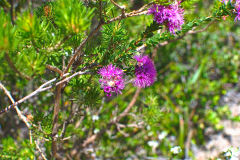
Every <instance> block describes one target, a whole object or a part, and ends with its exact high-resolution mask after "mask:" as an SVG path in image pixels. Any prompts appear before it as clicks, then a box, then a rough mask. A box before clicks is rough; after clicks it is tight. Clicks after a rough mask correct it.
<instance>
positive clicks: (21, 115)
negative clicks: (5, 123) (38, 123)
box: [0, 82, 31, 128]
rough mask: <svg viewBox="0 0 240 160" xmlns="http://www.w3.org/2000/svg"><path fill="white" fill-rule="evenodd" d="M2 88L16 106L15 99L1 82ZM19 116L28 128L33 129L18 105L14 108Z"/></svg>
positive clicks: (0, 86)
mask: <svg viewBox="0 0 240 160" xmlns="http://www.w3.org/2000/svg"><path fill="white" fill-rule="evenodd" d="M0 88H1V89H2V90H3V91H4V93H5V94H6V95H7V96H8V98H9V99H10V100H11V102H12V103H13V104H15V100H14V99H13V97H12V96H11V94H10V92H9V91H8V90H7V89H6V88H5V87H4V85H3V84H2V83H1V82H0ZM14 108H15V110H16V112H17V114H18V117H19V118H20V119H21V120H22V121H23V122H24V123H25V124H26V126H27V127H28V128H30V127H31V124H30V123H29V122H28V119H27V117H25V116H24V115H23V114H22V112H21V111H20V109H19V108H18V106H17V105H15V106H14Z"/></svg>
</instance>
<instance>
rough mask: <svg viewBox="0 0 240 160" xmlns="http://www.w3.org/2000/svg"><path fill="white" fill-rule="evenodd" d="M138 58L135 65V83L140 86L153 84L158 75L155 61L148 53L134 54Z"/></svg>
mask: <svg viewBox="0 0 240 160" xmlns="http://www.w3.org/2000/svg"><path fill="white" fill-rule="evenodd" d="M134 59H136V60H137V65H136V67H135V76H136V78H135V79H134V82H133V85H134V86H137V87H139V88H145V87H149V86H151V85H152V84H153V83H154V82H155V80H156V76H157V71H156V69H155V66H154V63H153V61H152V60H151V59H150V58H149V57H148V56H146V55H140V56H134Z"/></svg>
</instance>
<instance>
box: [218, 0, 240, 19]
mask: <svg viewBox="0 0 240 160" xmlns="http://www.w3.org/2000/svg"><path fill="white" fill-rule="evenodd" d="M220 2H222V3H224V4H225V5H226V4H227V3H228V2H229V0H220ZM230 2H232V0H230ZM234 7H235V10H236V17H235V21H237V20H238V21H240V0H236V1H235V4H234Z"/></svg>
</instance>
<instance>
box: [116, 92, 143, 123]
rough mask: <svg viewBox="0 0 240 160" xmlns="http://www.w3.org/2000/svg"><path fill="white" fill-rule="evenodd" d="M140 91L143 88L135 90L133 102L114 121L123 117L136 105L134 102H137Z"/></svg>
mask: <svg viewBox="0 0 240 160" xmlns="http://www.w3.org/2000/svg"><path fill="white" fill-rule="evenodd" d="M140 92H141V88H138V89H137V91H136V92H135V94H134V96H133V98H132V100H131V102H130V103H129V105H128V106H127V108H126V109H125V110H124V111H123V112H122V113H121V114H120V115H119V116H118V117H116V119H115V120H114V121H116V122H118V121H119V120H120V119H121V118H122V117H125V116H126V115H127V114H128V112H129V111H130V110H131V108H132V107H133V106H134V104H135V102H136V100H137V97H138V96H139V94H140Z"/></svg>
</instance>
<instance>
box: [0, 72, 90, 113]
mask: <svg viewBox="0 0 240 160" xmlns="http://www.w3.org/2000/svg"><path fill="white" fill-rule="evenodd" d="M86 73H87V71H85V72H81V71H80V72H76V73H74V74H73V75H71V76H70V77H66V78H65V79H63V80H61V81H59V82H57V83H56V84H55V85H51V83H53V82H55V81H56V80H57V78H53V79H51V80H49V81H47V82H46V83H44V84H42V85H41V86H40V87H38V89H36V90H35V91H33V92H32V93H30V94H29V95H27V96H25V97H23V98H22V99H20V100H18V101H17V102H14V103H13V104H11V105H9V106H8V107H6V108H5V109H3V110H1V111H0V114H2V113H5V112H7V111H8V110H10V109H11V108H12V107H14V106H17V105H19V104H21V103H23V102H24V101H26V100H28V99H29V98H31V97H33V96H35V95H37V94H39V93H41V92H43V91H46V90H49V89H51V88H52V87H53V86H58V85H60V84H62V83H65V82H67V81H69V80H71V79H72V78H74V77H75V76H77V75H82V74H86ZM67 75H69V73H67V74H64V75H63V77H65V76H67Z"/></svg>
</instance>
